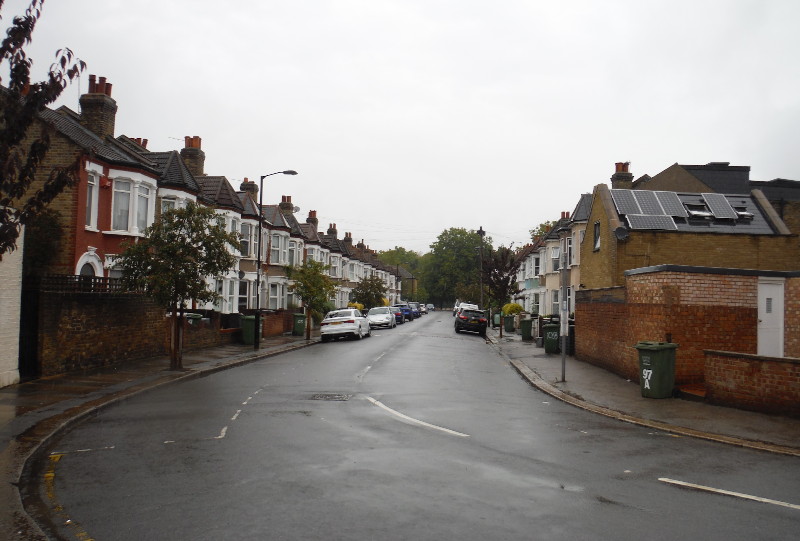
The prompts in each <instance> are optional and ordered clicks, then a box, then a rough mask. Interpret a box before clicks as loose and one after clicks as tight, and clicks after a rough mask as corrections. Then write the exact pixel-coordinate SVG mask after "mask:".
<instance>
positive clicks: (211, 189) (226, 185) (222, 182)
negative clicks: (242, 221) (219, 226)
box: [195, 175, 244, 213]
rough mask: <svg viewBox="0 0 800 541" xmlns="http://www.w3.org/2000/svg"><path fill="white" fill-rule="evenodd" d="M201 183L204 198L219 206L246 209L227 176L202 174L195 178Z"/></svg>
mask: <svg viewBox="0 0 800 541" xmlns="http://www.w3.org/2000/svg"><path fill="white" fill-rule="evenodd" d="M195 180H196V181H197V183H198V184H199V185H200V189H201V195H202V197H203V199H204V200H205V201H206V202H208V203H210V204H211V205H213V206H215V207H217V208H223V209H229V210H233V211H236V212H239V213H241V212H242V211H243V210H244V206H243V205H242V202H241V201H240V200H239V196H238V195H237V193H236V191H235V190H234V189H233V186H231V183H230V182H228V179H227V178H225V177H212V176H205V175H204V176H202V177H197V178H196V179H195Z"/></svg>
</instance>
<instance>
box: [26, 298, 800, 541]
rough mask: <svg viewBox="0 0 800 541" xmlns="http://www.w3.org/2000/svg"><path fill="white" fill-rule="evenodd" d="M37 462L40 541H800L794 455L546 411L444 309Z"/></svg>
mask: <svg viewBox="0 0 800 541" xmlns="http://www.w3.org/2000/svg"><path fill="white" fill-rule="evenodd" d="M50 452H51V455H50V457H49V458H48V459H46V460H45V461H44V462H43V463H42V464H40V465H39V472H40V473H39V475H38V476H37V490H38V491H39V494H40V497H41V500H42V501H43V502H44V506H45V508H46V509H45V510H44V511H43V512H42V516H39V517H37V520H39V521H40V522H42V524H43V527H44V528H45V530H46V531H48V533H49V535H51V537H53V538H64V539H90V538H91V539H95V540H98V541H102V540H136V541H140V540H143V539H147V540H156V539H192V540H212V539H213V540H219V539H298V540H317V539H319V540H338V539H379V540H382V541H390V540H408V539H415V540H446V539H459V540H481V541H485V540H487V539H512V540H517V539H519V540H523V539H524V540H529V539H547V540H549V539H556V540H560V539H564V540H567V539H568V540H580V539H623V540H624V539H682V538H683V539H686V538H689V539H691V538H696V539H704V540H715V539H720V540H723V539H724V540H731V539H748V540H752V539H796V538H797V535H798V532H799V531H800V505H799V504H800V462H799V461H798V459H797V458H794V457H787V456H779V455H772V454H768V453H763V452H756V451H749V450H744V449H739V448H735V447H730V446H725V445H722V444H716V443H711V442H705V441H700V440H694V439H691V438H682V437H675V436H672V435H669V434H667V433H662V432H657V431H653V430H649V429H646V428H641V427H637V426H633V425H629V424H625V423H622V422H618V421H615V420H612V419H608V418H605V417H600V416H596V415H594V414H591V413H587V412H584V411H582V410H580V409H577V408H575V407H573V406H569V405H566V404H563V403H560V402H558V401H554V400H553V399H551V398H550V397H548V396H547V395H544V394H542V393H540V392H539V391H538V390H536V389H534V388H532V387H530V386H529V385H528V384H527V383H525V382H524V381H523V380H522V379H521V378H520V377H518V375H517V374H516V372H514V371H513V369H511V367H510V366H509V365H508V363H507V362H505V361H504V360H503V359H502V358H501V357H500V355H499V354H498V353H497V351H496V350H495V349H494V348H493V346H491V345H489V344H487V343H486V342H485V341H484V340H483V339H481V338H480V337H479V336H477V335H475V334H455V333H454V332H453V320H452V316H451V314H450V313H449V312H435V313H432V314H429V315H427V316H423V317H422V318H421V319H419V320H416V321H414V322H411V323H406V324H404V325H401V326H399V327H397V328H396V329H392V330H375V331H373V335H372V337H371V338H366V339H363V340H361V341H350V340H346V341H337V342H333V343H326V344H319V345H316V346H314V347H310V348H305V349H302V350H299V351H295V352H292V353H287V354H284V355H280V356H277V357H273V358H269V359H264V360H263V361H259V362H255V363H252V364H249V365H246V366H242V367H239V368H235V369H231V370H227V371H224V372H220V373H216V374H213V375H210V376H208V377H204V378H200V379H196V380H192V381H188V382H186V383H180V384H176V385H171V386H166V387H162V388H160V389H157V390H154V391H150V392H147V393H144V394H141V395H138V396H136V397H135V398H132V399H129V400H126V401H124V402H122V403H120V404H118V405H116V406H114V407H111V408H109V409H106V410H104V411H102V412H101V413H99V414H98V415H97V416H96V417H94V418H92V419H90V420H87V421H85V422H83V423H82V424H80V425H78V426H77V427H75V428H74V429H73V430H72V431H70V432H69V433H67V434H66V435H64V436H63V437H62V438H61V439H60V440H59V441H56V442H54V443H53V445H52V447H51V449H50ZM675 481H679V482H686V483H693V484H696V485H701V486H703V487H708V488H709V489H715V490H724V491H729V492H731V493H735V494H734V495H732V494H723V493H720V492H713V491H710V490H706V489H703V490H698V489H694V488H692V489H690V488H685V487H683V486H681V485H679V484H676V483H675ZM754 497H755V498H762V499H763V500H755V499H752V498H754Z"/></svg>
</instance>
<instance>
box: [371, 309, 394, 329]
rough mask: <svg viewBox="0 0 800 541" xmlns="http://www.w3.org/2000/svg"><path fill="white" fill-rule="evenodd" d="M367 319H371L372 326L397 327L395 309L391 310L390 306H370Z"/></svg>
mask: <svg viewBox="0 0 800 541" xmlns="http://www.w3.org/2000/svg"><path fill="white" fill-rule="evenodd" d="M367 320H368V321H369V326H370V328H372V327H386V328H388V329H393V328H395V327H397V321H396V320H395V318H394V311H392V310H389V307H388V306H377V307H375V308H370V309H369V312H367Z"/></svg>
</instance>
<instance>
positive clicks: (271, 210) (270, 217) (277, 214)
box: [261, 205, 291, 229]
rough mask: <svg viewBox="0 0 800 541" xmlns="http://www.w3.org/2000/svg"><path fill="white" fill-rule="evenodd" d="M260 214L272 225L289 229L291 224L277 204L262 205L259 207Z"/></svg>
mask: <svg viewBox="0 0 800 541" xmlns="http://www.w3.org/2000/svg"><path fill="white" fill-rule="evenodd" d="M261 215H262V216H263V217H264V219H265V220H266V221H267V223H268V224H270V225H271V226H273V227H285V228H286V229H291V226H290V225H289V224H288V223H287V222H286V220H285V218H284V215H283V213H282V212H281V209H280V208H278V205H264V206H263V207H262V208H261Z"/></svg>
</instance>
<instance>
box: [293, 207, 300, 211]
mask: <svg viewBox="0 0 800 541" xmlns="http://www.w3.org/2000/svg"><path fill="white" fill-rule="evenodd" d="M292 210H294V212H300V207H294V209H292Z"/></svg>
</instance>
